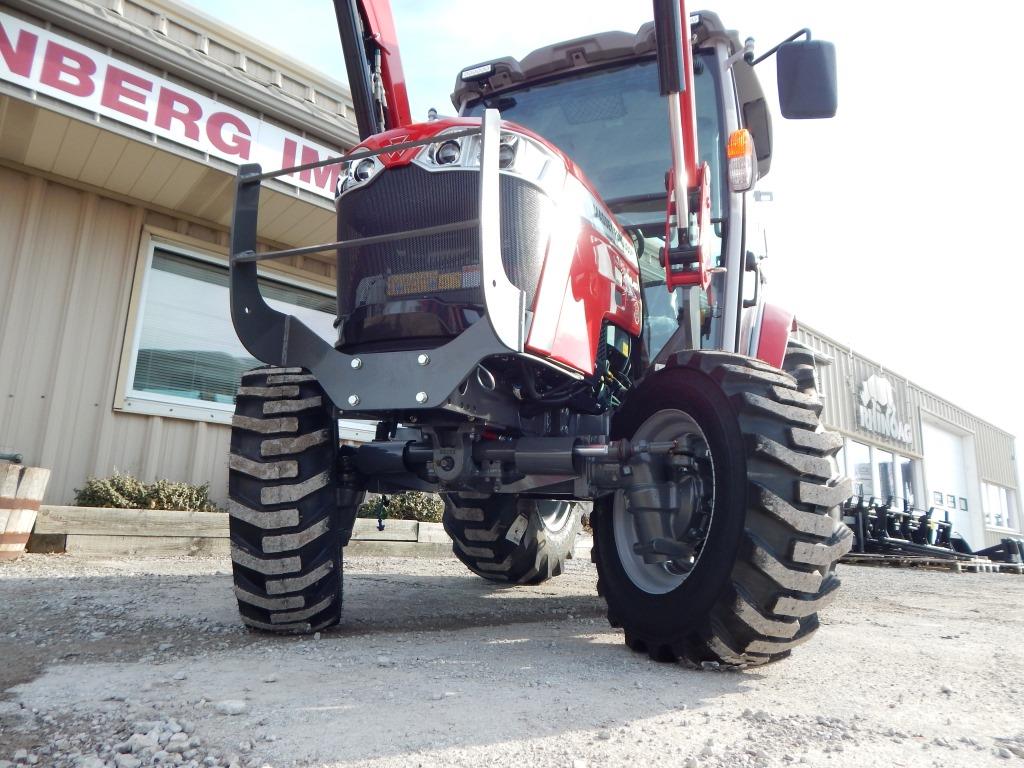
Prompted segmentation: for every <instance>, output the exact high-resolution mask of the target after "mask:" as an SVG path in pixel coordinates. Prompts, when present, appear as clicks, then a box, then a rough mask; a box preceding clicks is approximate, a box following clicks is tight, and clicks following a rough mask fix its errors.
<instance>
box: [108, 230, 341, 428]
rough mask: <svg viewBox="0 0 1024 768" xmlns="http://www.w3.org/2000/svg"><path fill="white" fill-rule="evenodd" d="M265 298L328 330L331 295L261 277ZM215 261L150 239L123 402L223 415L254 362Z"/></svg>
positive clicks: (156, 410) (224, 274)
mask: <svg viewBox="0 0 1024 768" xmlns="http://www.w3.org/2000/svg"><path fill="white" fill-rule="evenodd" d="M260 288H261V290H262V292H263V296H264V298H265V299H266V300H267V303H268V304H270V305H271V306H272V307H274V308H275V309H278V310H280V311H283V312H287V313H288V314H291V315H294V316H295V317H297V318H299V319H300V320H301V321H302V322H303V323H305V324H306V325H308V326H309V327H310V328H311V329H312V330H314V331H315V332H316V333H318V334H319V335H320V336H322V337H323V338H324V339H327V340H332V339H333V336H334V328H333V322H334V310H335V302H334V298H333V296H332V295H331V294H330V293H329V292H328V291H327V290H323V289H317V288H313V287H310V286H305V285H298V284H295V283H294V282H292V281H291V280H288V279H285V278H277V277H275V278H273V279H270V278H261V279H260ZM228 300H229V297H228V269H227V265H226V264H225V263H224V262H223V261H222V260H218V259H215V258H212V257H207V256H203V255H201V254H185V253H182V252H179V251H177V250H174V249H171V248H169V247H166V246H163V245H159V244H157V245H155V246H154V248H153V250H152V253H151V258H150V262H149V265H148V269H147V273H146V276H145V279H144V282H143V289H142V295H141V298H140V305H139V306H140V309H139V312H138V314H137V316H138V323H137V328H136V330H135V343H134V345H133V348H132V352H131V359H130V368H129V371H128V377H127V381H128V388H127V389H128V391H127V392H126V395H125V401H124V408H125V409H126V410H134V411H139V412H143V413H150V414H157V415H174V416H180V417H185V418H202V419H206V420H210V419H212V420H214V421H228V420H230V417H231V413H232V412H233V411H234V399H235V389H236V388H237V387H238V384H239V381H240V380H241V376H242V373H243V372H244V371H246V370H248V369H249V368H253V367H255V366H257V365H259V364H260V363H259V361H257V360H255V359H254V358H253V357H252V356H251V355H250V354H249V353H248V352H246V350H245V348H244V347H242V344H241V342H240V341H239V340H238V337H237V336H236V335H235V331H234V327H233V326H232V324H231V315H230V308H229V304H228Z"/></svg>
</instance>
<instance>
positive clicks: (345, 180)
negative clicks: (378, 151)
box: [335, 157, 384, 196]
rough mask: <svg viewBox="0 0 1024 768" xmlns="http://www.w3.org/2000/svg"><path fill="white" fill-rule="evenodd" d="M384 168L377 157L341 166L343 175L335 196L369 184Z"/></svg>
mask: <svg viewBox="0 0 1024 768" xmlns="http://www.w3.org/2000/svg"><path fill="white" fill-rule="evenodd" d="M383 167H384V166H383V164H382V163H381V162H380V160H378V159H377V158H376V157H364V158H363V159H362V160H354V161H352V162H350V163H344V164H343V165H342V166H341V174H340V175H339V176H338V187H337V189H336V190H335V196H338V195H341V194H343V193H344V192H347V191H348V190H350V189H352V188H354V187H359V186H362V185H363V184H366V183H368V182H369V181H370V180H371V179H373V178H374V177H375V176H376V175H377V174H378V173H379V172H380V170H381V169H382V168H383Z"/></svg>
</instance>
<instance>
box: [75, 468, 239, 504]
mask: <svg viewBox="0 0 1024 768" xmlns="http://www.w3.org/2000/svg"><path fill="white" fill-rule="evenodd" d="M209 492H210V486H209V485H208V484H206V483H204V484H203V485H192V484H190V483H172V482H171V481H170V480H157V481H156V482H155V483H143V482H142V481H141V480H138V479H136V478H135V477H132V476H131V475H129V474H125V473H122V472H117V471H115V472H114V474H113V475H111V476H110V477H107V478H103V479H100V478H95V477H90V478H89V479H88V480H87V481H86V483H85V487H84V488H76V489H75V504H76V506H79V507H119V508H122V509H173V510H180V511H185V512H223V511H224V510H222V509H220V507H218V506H217V505H215V504H214V503H213V502H211V501H210V497H209Z"/></svg>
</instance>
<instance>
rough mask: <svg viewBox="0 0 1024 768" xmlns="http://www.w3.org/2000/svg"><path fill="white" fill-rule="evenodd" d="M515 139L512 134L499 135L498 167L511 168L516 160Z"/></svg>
mask: <svg viewBox="0 0 1024 768" xmlns="http://www.w3.org/2000/svg"><path fill="white" fill-rule="evenodd" d="M516 144H517V139H516V137H515V136H513V135H512V134H508V133H506V134H505V135H504V136H502V137H501V146H500V147H498V167H499V168H511V167H512V165H513V163H515V161H516Z"/></svg>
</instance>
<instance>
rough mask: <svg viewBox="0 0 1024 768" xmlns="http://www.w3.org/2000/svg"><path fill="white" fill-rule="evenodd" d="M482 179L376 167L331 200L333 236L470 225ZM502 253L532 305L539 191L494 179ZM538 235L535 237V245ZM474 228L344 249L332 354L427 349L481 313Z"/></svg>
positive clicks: (539, 256) (539, 259)
mask: <svg viewBox="0 0 1024 768" xmlns="http://www.w3.org/2000/svg"><path fill="white" fill-rule="evenodd" d="M479 188H480V174H479V172H478V171H475V170H466V171H437V172H431V171H427V170H424V169H423V168H421V167H419V166H417V165H415V164H412V165H407V166H404V167H400V168H390V169H384V170H382V171H381V172H380V173H379V174H378V176H377V178H375V179H374V180H373V181H371V182H370V183H369V184H367V185H366V186H365V187H363V188H359V189H354V190H352V191H350V192H348V193H347V194H345V195H343V196H342V197H341V198H339V200H338V239H339V240H353V239H358V238H366V237H377V236H381V235H395V234H399V233H402V232H407V231H410V230H416V229H423V228H427V227H437V226H440V225H447V224H458V223H460V222H463V221H467V220H472V219H476V218H477V217H478V208H479ZM500 198H501V212H500V214H501V251H502V261H503V263H504V265H505V271H506V272H507V273H508V276H509V279H510V280H511V281H512V282H513V284H515V285H516V286H517V287H519V288H521V289H522V290H524V291H525V292H526V296H527V306H530V305H531V304H532V302H533V298H534V295H535V293H536V290H537V284H538V281H539V278H540V270H541V267H542V264H543V256H544V254H543V250H542V245H543V243H545V242H546V239H547V233H542V232H541V231H540V229H541V225H542V214H541V211H542V206H543V205H544V204H545V198H544V196H543V193H541V192H540V191H539V190H538V189H536V188H535V187H533V186H532V185H530V184H527V183H525V182H523V181H522V180H521V179H518V178H515V177H512V176H508V175H502V176H501V180H500ZM542 238H543V240H542ZM480 275H481V267H480V230H479V228H478V227H473V228H470V229H462V230H456V231H451V232H443V233H438V234H431V235H423V236H419V237H413V238H402V239H395V240H388V241H384V242H379V243H373V244H370V245H366V246H358V247H353V248H346V249H343V250H341V251H339V256H338V320H339V325H340V327H339V341H338V345H339V348H340V349H347V350H355V349H367V348H391V349H407V348H413V347H420V346H434V345H437V344H440V343H444V342H445V341H446V340H448V339H450V338H452V337H454V336H457V335H458V334H459V333H461V332H462V331H464V330H466V328H468V327H469V326H470V325H472V324H473V323H474V322H476V321H477V320H479V319H480V318H481V317H483V314H484V296H483V288H482V285H481V279H480Z"/></svg>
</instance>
